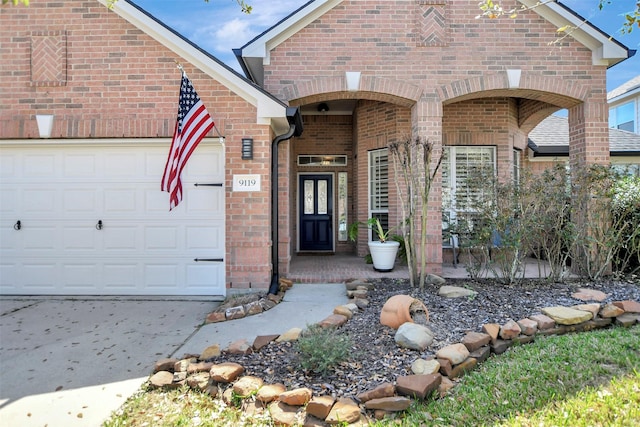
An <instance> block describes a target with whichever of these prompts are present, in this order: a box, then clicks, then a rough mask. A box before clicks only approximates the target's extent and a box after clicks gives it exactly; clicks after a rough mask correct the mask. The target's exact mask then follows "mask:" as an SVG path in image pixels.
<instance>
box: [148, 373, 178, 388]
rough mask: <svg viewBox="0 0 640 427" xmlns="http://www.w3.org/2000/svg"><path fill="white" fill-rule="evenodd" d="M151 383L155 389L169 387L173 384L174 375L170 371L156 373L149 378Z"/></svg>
mask: <svg viewBox="0 0 640 427" xmlns="http://www.w3.org/2000/svg"><path fill="white" fill-rule="evenodd" d="M149 383H150V384H151V386H152V387H155V388H162V387H167V386H169V385H171V384H172V383H173V373H171V372H169V371H160V372H156V373H155V374H153V375H152V376H151V378H149Z"/></svg>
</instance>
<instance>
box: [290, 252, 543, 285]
mask: <svg viewBox="0 0 640 427" xmlns="http://www.w3.org/2000/svg"><path fill="white" fill-rule="evenodd" d="M541 263H542V264H541V266H540V269H541V271H542V274H546V268H547V266H546V264H545V263H544V262H543V261H542V262H541ZM442 271H443V274H442V276H443V277H444V278H451V279H453V278H457V279H460V278H468V277H469V274H468V273H467V270H466V269H465V267H464V265H463V264H458V265H457V267H454V266H453V264H447V263H444V264H443V265H442ZM284 276H285V277H286V278H288V279H290V280H293V281H294V282H299V283H340V282H344V281H346V280H349V279H379V278H382V277H385V278H394V279H408V278H409V270H408V268H407V266H406V265H397V264H396V267H395V268H394V269H393V271H391V272H388V273H378V272H377V271H375V270H374V269H373V266H372V265H371V264H366V263H365V262H364V259H363V258H362V257H359V256H356V255H349V254H335V255H318V254H313V255H294V256H293V257H292V259H291V264H290V272H289V274H287V275H284ZM539 276H540V273H539V266H538V260H536V259H533V258H527V259H526V260H525V277H527V278H536V277H539Z"/></svg>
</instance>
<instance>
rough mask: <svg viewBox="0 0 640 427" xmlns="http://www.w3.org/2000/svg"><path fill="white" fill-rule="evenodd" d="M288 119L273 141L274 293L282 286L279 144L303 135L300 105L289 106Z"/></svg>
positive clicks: (272, 256) (270, 290)
mask: <svg viewBox="0 0 640 427" xmlns="http://www.w3.org/2000/svg"><path fill="white" fill-rule="evenodd" d="M287 121H288V122H289V130H288V131H287V132H286V133H284V134H282V135H278V136H276V137H275V138H274V139H273V141H272V142H271V264H272V266H273V274H272V276H271V285H270V286H269V293H270V294H274V295H275V294H277V293H278V289H279V288H280V284H279V283H278V281H279V280H280V277H279V271H278V270H279V267H278V264H279V262H278V246H279V233H278V214H279V212H278V203H279V200H278V145H279V144H280V143H281V142H282V141H286V140H288V139H290V138H291V137H292V136H300V135H302V129H303V126H302V118H301V117H300V109H299V108H298V107H287Z"/></svg>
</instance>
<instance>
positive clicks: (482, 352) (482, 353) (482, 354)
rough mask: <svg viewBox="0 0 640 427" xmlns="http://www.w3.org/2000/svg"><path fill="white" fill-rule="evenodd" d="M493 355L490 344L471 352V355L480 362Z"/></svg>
mask: <svg viewBox="0 0 640 427" xmlns="http://www.w3.org/2000/svg"><path fill="white" fill-rule="evenodd" d="M490 355H491V348H490V347H489V346H484V347H481V348H479V349H477V350H475V351H472V352H471V354H469V357H473V358H474V359H476V360H477V361H478V363H482V362H484V361H485V360H487V359H488V358H489V356H490Z"/></svg>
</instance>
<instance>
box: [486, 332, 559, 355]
mask: <svg viewBox="0 0 640 427" xmlns="http://www.w3.org/2000/svg"><path fill="white" fill-rule="evenodd" d="M549 330H550V329H549ZM512 345H513V343H512V342H511V341H505V340H496V342H495V343H492V344H491V352H492V353H493V354H502V353H504V352H505V351H507V350H508V349H509V347H511V346H512Z"/></svg>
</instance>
